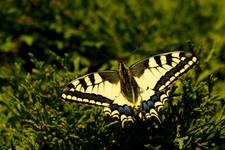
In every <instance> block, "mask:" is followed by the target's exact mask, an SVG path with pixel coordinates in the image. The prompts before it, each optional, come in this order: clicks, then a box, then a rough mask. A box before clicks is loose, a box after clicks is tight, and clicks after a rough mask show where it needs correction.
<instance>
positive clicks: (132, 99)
mask: <svg viewBox="0 0 225 150" xmlns="http://www.w3.org/2000/svg"><path fill="white" fill-rule="evenodd" d="M196 63H197V57H195V56H194V55H193V54H190V53H185V52H182V51H177V52H170V53H164V54H160V55H155V56H153V57H149V58H146V59H144V60H141V61H139V62H137V63H135V64H134V65H132V66H130V67H127V66H126V65H125V64H124V63H120V65H119V71H102V72H95V73H90V74H87V75H85V76H82V77H80V78H77V79H75V80H73V81H72V82H71V83H69V84H68V85H67V87H66V88H65V89H64V90H63V93H62V99H63V100H68V101H74V102H79V103H86V104H92V105H99V106H103V107H104V112H105V113H106V114H109V115H110V116H112V117H115V118H118V119H119V120H120V121H121V122H122V124H124V123H125V122H126V121H132V122H133V121H135V120H136V119H135V118H137V116H139V117H140V118H141V119H146V118H150V117H152V116H154V117H156V118H158V112H159V110H160V108H161V107H162V106H163V105H164V103H165V101H166V100H167V99H168V91H169V88H168V87H169V85H171V83H173V82H174V81H175V80H177V79H178V77H179V76H181V75H182V74H184V73H185V72H187V71H188V70H190V69H191V68H192V67H193V66H194V65H195V64H196ZM158 119H159V118H158Z"/></svg>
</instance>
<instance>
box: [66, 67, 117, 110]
mask: <svg viewBox="0 0 225 150" xmlns="http://www.w3.org/2000/svg"><path fill="white" fill-rule="evenodd" d="M112 91H113V92H112ZM119 95H120V82H119V76H118V72H116V71H104V72H96V73H91V74H87V75H85V76H82V77H80V78H77V79H75V80H73V81H72V82H70V83H69V84H68V85H67V87H66V88H65V89H64V90H63V93H62V99H64V100H69V101H75V102H81V103H88V104H93V105H100V106H109V105H110V104H112V103H113V101H114V100H115V99H116V97H118V96H119Z"/></svg>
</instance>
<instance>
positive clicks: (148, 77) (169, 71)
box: [130, 51, 197, 93]
mask: <svg viewBox="0 0 225 150" xmlns="http://www.w3.org/2000/svg"><path fill="white" fill-rule="evenodd" d="M196 62H197V58H196V57H195V56H193V55H191V54H189V53H185V52H179V51H178V52H171V53H164V54H161V55H156V56H153V57H150V58H147V59H144V60H142V61H139V62H137V63H136V64H134V65H132V66H131V67H130V70H131V72H132V74H133V76H134V79H135V80H136V82H137V83H138V85H139V87H140V88H141V89H142V91H143V93H144V92H148V90H153V91H158V90H159V91H161V90H163V89H165V88H166V87H168V86H169V85H170V84H171V83H172V82H174V81H175V80H176V79H177V78H178V77H179V76H181V75H182V74H184V73H185V72H186V71H188V70H189V69H191V68H192V67H193V65H194V64H195V63H196ZM150 93H151V92H150Z"/></svg>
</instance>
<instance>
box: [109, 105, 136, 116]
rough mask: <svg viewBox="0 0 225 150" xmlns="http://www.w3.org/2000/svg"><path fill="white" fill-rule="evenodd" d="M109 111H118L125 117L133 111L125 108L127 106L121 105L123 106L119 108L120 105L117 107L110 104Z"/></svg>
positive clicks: (127, 107)
mask: <svg viewBox="0 0 225 150" xmlns="http://www.w3.org/2000/svg"><path fill="white" fill-rule="evenodd" d="M110 109H111V110H112V111H114V110H118V111H119V113H120V114H125V115H129V116H130V115H133V110H132V108H131V107H130V106H127V105H123V106H120V105H117V104H112V105H111V106H110Z"/></svg>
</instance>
